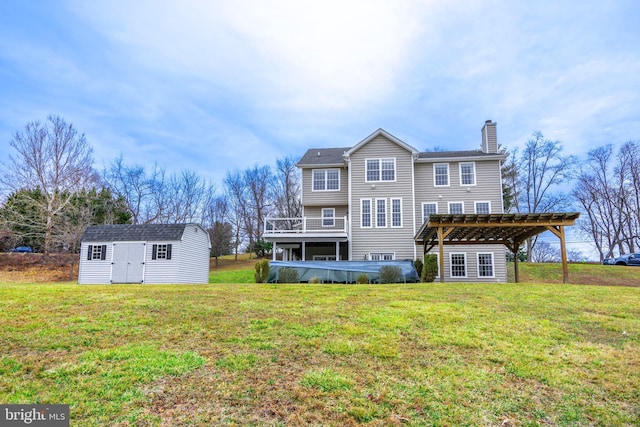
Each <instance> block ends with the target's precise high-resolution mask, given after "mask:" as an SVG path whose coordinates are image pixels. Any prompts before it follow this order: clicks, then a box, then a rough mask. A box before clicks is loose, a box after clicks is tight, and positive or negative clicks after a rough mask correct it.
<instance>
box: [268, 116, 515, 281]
mask: <svg viewBox="0 0 640 427" xmlns="http://www.w3.org/2000/svg"><path fill="white" fill-rule="evenodd" d="M481 134H482V142H481V144H480V145H481V148H480V149H479V150H468V151H442V152H440V151H439V152H420V151H419V150H417V149H416V148H414V147H412V146H410V145H409V144H407V143H405V142H404V141H402V140H400V139H399V138H397V137H395V136H393V135H391V134H390V133H388V132H386V131H385V130H383V129H378V130H377V131H375V132H374V133H372V134H371V135H369V136H368V137H366V138H365V139H363V140H362V141H360V142H359V143H357V144H355V145H354V146H352V147H348V148H320V149H317V148H314V149H310V150H308V151H307V153H306V154H305V155H304V156H303V157H302V158H301V159H300V161H299V162H298V167H299V168H300V169H301V172H302V203H303V210H304V213H303V217H302V218H287V219H284V218H267V219H266V221H265V230H264V238H265V240H267V241H270V242H272V243H273V244H274V248H276V249H278V248H279V249H281V250H282V252H283V259H284V260H302V261H330V260H349V261H364V260H370V261H384V260H404V259H411V260H415V259H423V248H422V247H421V246H420V245H417V244H416V239H415V237H416V233H417V232H418V230H419V229H420V228H421V226H422V225H423V224H424V223H425V221H427V220H428V218H429V215H432V214H437V213H441V214H449V213H450V214H494V213H495V214H498V213H503V206H502V179H501V168H500V166H501V162H502V161H503V160H504V155H502V154H500V153H498V146H497V135H496V124H495V123H494V122H492V121H490V120H488V121H487V122H485V124H484V126H483V128H482V130H481ZM429 253H434V254H436V255H437V256H439V250H438V248H437V247H435V248H430V250H429ZM274 256H275V250H274ZM443 258H444V277H445V279H446V281H487V282H496V281H499V282H500V281H501V282H504V281H506V279H507V274H506V260H505V247H504V246H503V245H501V244H473V245H469V244H467V245H462V244H453V245H446V246H445V247H444V257H443Z"/></svg>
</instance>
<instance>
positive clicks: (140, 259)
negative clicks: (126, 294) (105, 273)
mask: <svg viewBox="0 0 640 427" xmlns="http://www.w3.org/2000/svg"><path fill="white" fill-rule="evenodd" d="M144 246H145V245H144V243H140V242H136V243H114V244H113V261H112V263H111V283H142V282H143V272H144Z"/></svg>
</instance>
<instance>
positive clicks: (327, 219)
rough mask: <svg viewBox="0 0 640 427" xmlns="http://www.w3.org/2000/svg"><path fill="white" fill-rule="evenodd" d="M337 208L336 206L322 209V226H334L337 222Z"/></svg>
mask: <svg viewBox="0 0 640 427" xmlns="http://www.w3.org/2000/svg"><path fill="white" fill-rule="evenodd" d="M335 218H336V210H335V209H334V208H323V209H322V226H323V227H333V226H334V225H335V224H336V221H335Z"/></svg>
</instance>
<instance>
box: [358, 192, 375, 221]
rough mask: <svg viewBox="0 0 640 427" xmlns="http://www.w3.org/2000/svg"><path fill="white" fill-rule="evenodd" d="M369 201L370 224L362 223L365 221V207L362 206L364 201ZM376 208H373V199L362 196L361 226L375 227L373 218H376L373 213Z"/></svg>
mask: <svg viewBox="0 0 640 427" xmlns="http://www.w3.org/2000/svg"><path fill="white" fill-rule="evenodd" d="M365 200H366V201H368V202H369V214H368V215H369V225H362V224H363V221H362V218H363V213H364V209H363V208H362V202H364V201H365ZM373 212H374V209H373V199H367V198H362V199H360V228H373V224H374V223H373V220H374V215H373Z"/></svg>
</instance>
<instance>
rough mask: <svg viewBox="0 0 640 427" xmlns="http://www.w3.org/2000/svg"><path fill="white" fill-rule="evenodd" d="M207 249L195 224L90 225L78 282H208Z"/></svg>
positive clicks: (205, 235)
mask: <svg viewBox="0 0 640 427" xmlns="http://www.w3.org/2000/svg"><path fill="white" fill-rule="evenodd" d="M210 249H211V243H210V241H209V234H208V233H207V232H206V231H205V230H204V229H203V228H202V226H200V225H199V224H137V225H132V224H114V225H98V226H90V227H87V230H86V231H85V233H84V234H83V236H82V240H81V255H80V268H79V274H78V283H79V284H109V283H149V284H151V283H208V281H209V253H210Z"/></svg>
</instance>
